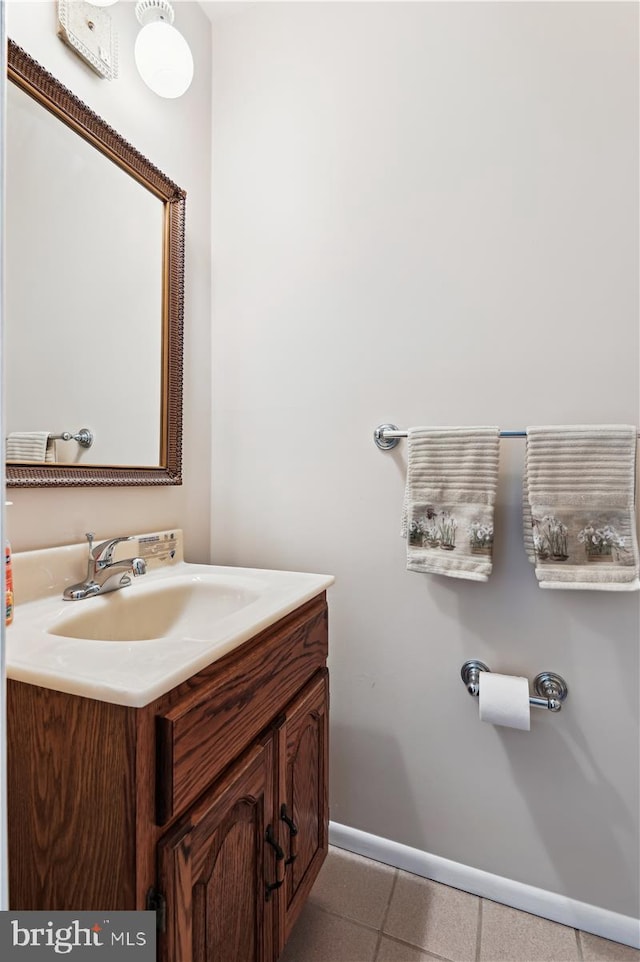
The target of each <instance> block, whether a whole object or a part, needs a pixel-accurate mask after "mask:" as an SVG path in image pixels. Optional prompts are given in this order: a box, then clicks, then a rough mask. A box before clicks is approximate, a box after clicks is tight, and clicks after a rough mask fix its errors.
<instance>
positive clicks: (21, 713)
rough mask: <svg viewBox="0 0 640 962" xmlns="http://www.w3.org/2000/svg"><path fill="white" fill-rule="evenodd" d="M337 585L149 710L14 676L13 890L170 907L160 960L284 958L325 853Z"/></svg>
mask: <svg viewBox="0 0 640 962" xmlns="http://www.w3.org/2000/svg"><path fill="white" fill-rule="evenodd" d="M326 658H327V606H326V600H325V596H324V594H322V595H319V596H318V597H317V598H314V599H313V600H311V601H310V602H308V603H306V604H305V605H303V606H301V607H300V608H298V609H297V610H296V611H294V612H292V613H291V614H290V615H288V616H286V617H285V618H283V619H282V620H281V621H279V622H278V623H277V624H276V625H273V626H272V627H271V628H268V629H266V630H265V631H263V632H261V633H260V634H259V635H257V636H256V637H255V638H253V639H251V640H250V641H248V642H246V643H245V644H243V645H241V646H240V647H239V648H238V649H236V650H235V651H233V652H231V653H229V654H228V655H225V656H224V657H223V658H221V659H220V660H219V661H217V662H214V663H213V664H211V665H209V666H208V667H207V668H205V669H203V670H202V671H201V672H199V673H198V674H196V675H194V676H193V677H192V678H190V679H189V680H188V681H186V682H184V683H183V684H181V685H179V686H178V687H177V688H175V689H173V690H172V691H170V692H168V693H167V694H166V695H163V696H162V697H161V698H159V699H157V700H156V701H155V702H153V703H152V704H151V705H147V706H145V707H144V708H137V709H136V708H127V707H124V706H119V705H111V704H108V703H106V702H97V701H93V700H91V699H86V698H80V697H78V696H75V695H66V694H63V693H61V692H54V691H50V690H48V689H43V688H38V687H36V686H32V685H27V684H23V683H21V682H17V681H13V680H11V679H10V680H9V681H8V692H7V704H8V776H9V777H8V803H9V886H10V893H9V897H10V905H11V908H13V909H15V910H26V909H65V910H70V911H71V910H74V911H79V910H82V909H100V910H102V909H104V910H108V909H109V910H112V911H113V910H117V909H133V908H136V909H144V908H147V907H150V906H153V907H156V908H157V910H158V922H159V927H160V931H159V934H158V959H159V960H161V962H205V960H206V962H229V960H233V962H275V960H276V959H277V957H278V955H279V954H280V952H281V951H282V948H283V946H284V944H285V942H286V940H287V938H288V936H289V934H290V932H291V928H292V926H293V924H294V922H295V920H296V918H297V917H298V915H299V913H300V910H301V908H302V906H303V904H304V902H305V900H306V898H307V896H308V894H309V892H310V890H311V887H312V885H313V882H314V881H315V878H316V877H317V874H318V872H319V870H320V867H321V865H322V862H323V861H324V858H325V856H326V852H327V845H328V839H327V829H328V801H327V747H328V746H327V737H328V702H329V686H328V673H327V669H326Z"/></svg>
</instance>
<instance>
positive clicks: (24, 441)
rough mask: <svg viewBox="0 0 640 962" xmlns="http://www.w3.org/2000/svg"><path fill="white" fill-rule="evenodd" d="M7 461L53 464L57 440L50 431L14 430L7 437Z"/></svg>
mask: <svg viewBox="0 0 640 962" xmlns="http://www.w3.org/2000/svg"><path fill="white" fill-rule="evenodd" d="M6 456H7V461H17V462H19V463H20V464H53V463H55V460H56V447H55V441H54V440H53V439H52V438H51V436H50V434H49V432H48V431H12V432H11V433H10V434H9V436H8V437H7V450H6Z"/></svg>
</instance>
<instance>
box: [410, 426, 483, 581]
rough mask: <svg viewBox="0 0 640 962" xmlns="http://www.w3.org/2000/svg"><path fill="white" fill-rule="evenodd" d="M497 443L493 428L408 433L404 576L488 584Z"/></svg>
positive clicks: (412, 431)
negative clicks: (409, 573)
mask: <svg viewBox="0 0 640 962" xmlns="http://www.w3.org/2000/svg"><path fill="white" fill-rule="evenodd" d="M499 440H500V432H499V429H498V428H497V427H457V428H410V429H409V432H408V462H407V485H406V490H405V499H404V508H403V513H402V529H401V530H402V535H403V537H406V539H407V569H408V570H409V571H424V572H429V573H431V574H440V575H447V576H448V577H451V578H466V579H468V580H471V581H487V580H488V578H489V575H490V574H491V569H492V557H493V511H494V504H495V499H496V490H497V486H498V461H499V456H500V451H499Z"/></svg>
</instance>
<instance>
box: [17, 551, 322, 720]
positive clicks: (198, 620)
mask: <svg viewBox="0 0 640 962" xmlns="http://www.w3.org/2000/svg"><path fill="white" fill-rule="evenodd" d="M81 547H82V546H81ZM50 551H51V552H52V553H55V552H61V551H62V549H57V548H53V549H50ZM65 560H66V558H65V556H64V554H63V555H62V561H63V562H64V561H65ZM38 570H39V571H42V572H43V575H42V577H43V579H46V580H49V579H50V569H49V567H48V566H47V565H44V564H42V563H40V567H39V568H38ZM72 570H73V569H72ZM333 580H334V579H333V577H332V576H331V575H320V574H308V573H303V572H293V571H271V570H267V569H260V568H233V567H222V566H217V565H201V564H187V563H186V562H184V561H179V562H178V563H173V564H171V565H168V566H166V567H160V568H159V569H157V570H152V571H147V574H146V575H144V576H142V577H140V578H135V579H134V581H133V582H132V583H131V584H130V585H128V586H127V587H124V588H120V589H118V590H117V591H111V592H108V593H107V594H105V595H96V596H95V597H93V598H86V599H84V600H82V601H63V600H62V597H61V596H62V587H63V586H62V585H60V584H59V583H58V586H57V589H56V593H55V595H53V594H50V595H47V596H45V597H40V598H37V599H34V600H32V601H29V602H24V603H22V604H18V605H17V606H16V612H15V618H14V622H13V624H12V625H11V628H10V629H9V630H8V632H7V636H6V666H7V677H8V678H12V679H15V680H17V681H24V682H28V683H29V684H32V685H40V686H41V687H43V688H53V689H55V690H57V691H65V692H68V693H69V694H72V695H80V696H83V697H87V698H96V699H99V700H100V701H108V702H113V703H115V704H118V705H128V706H132V707H138V708H139V707H141V706H143V705H147V704H149V702H151V701H153V699H154V698H158V697H159V696H160V695H163V694H164V693H165V692H167V691H169V689H171V688H174V687H175V686H176V685H179V684H180V682H182V681H185V680H186V679H187V678H189V677H191V676H192V675H194V674H195V673H196V672H198V671H200V670H201V669H202V668H205V667H206V666H207V665H209V664H211V662H213V661H216V660H217V659H218V658H221V657H223V655H225V654H227V652H229V651H232V650H233V649H234V648H236V647H237V646H238V645H240V644H242V643H243V642H245V641H248V640H249V639H250V638H252V637H254V636H255V635H256V634H258V632H260V631H262V630H264V629H265V628H268V627H269V626H270V625H272V624H274V623H275V622H276V621H278V620H279V619H280V618H282V617H284V616H285V615H287V614H288V613H289V612H291V611H293V610H294V609H295V608H297V607H298V606H299V605H301V604H304V602H306V601H309V600H310V599H311V598H313V597H315V596H316V595H317V594H318V593H319V592H321V591H324V590H325V589H326V588H328V587H329V585H331V584H332V583H333Z"/></svg>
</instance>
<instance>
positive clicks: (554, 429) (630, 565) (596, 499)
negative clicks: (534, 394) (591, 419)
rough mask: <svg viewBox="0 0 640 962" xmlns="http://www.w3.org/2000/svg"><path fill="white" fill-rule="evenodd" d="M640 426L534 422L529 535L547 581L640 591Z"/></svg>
mask: <svg viewBox="0 0 640 962" xmlns="http://www.w3.org/2000/svg"><path fill="white" fill-rule="evenodd" d="M637 437H638V433H637V428H636V427H634V426H632V425H628V424H602V425H581V424H578V425H549V426H546V427H529V428H527V454H526V465H525V474H524V485H523V521H524V543H525V550H526V553H527V556H528V558H529V560H530V561H531V563H532V564H534V565H535V568H536V577H537V579H538V582H539V584H540V587H541V588H579V589H590V590H600V591H637V590H638V589H639V588H640V579H639V577H638V574H639V565H638V544H637V538H636V521H635V459H636V447H637Z"/></svg>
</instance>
